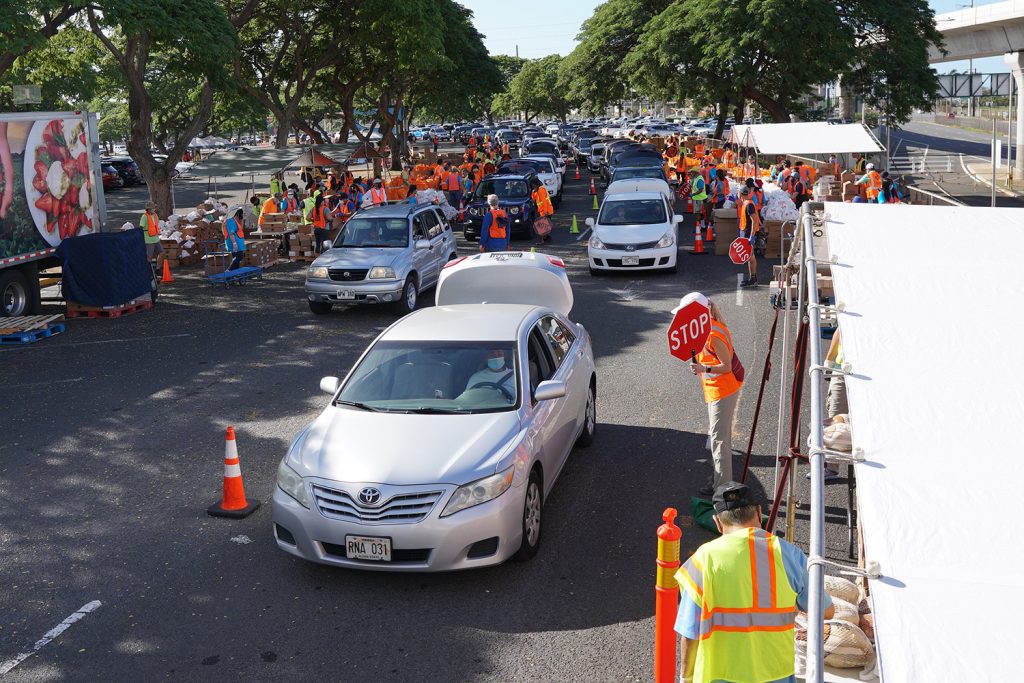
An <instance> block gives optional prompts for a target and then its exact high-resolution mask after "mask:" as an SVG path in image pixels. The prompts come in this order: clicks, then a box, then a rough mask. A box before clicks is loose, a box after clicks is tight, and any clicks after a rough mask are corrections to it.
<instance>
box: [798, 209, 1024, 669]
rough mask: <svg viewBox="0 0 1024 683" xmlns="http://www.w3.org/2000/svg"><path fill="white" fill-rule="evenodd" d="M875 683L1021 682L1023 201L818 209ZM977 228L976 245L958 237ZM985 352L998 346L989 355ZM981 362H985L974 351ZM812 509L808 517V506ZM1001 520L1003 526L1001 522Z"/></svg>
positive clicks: (974, 232) (1023, 582)
mask: <svg viewBox="0 0 1024 683" xmlns="http://www.w3.org/2000/svg"><path fill="white" fill-rule="evenodd" d="M825 214H826V216H827V226H826V227H827V234H828V246H829V252H830V255H832V256H834V257H835V258H836V259H837V261H838V263H836V264H834V265H832V266H831V271H832V277H833V283H834V288H835V297H836V301H837V302H842V303H843V304H844V305H845V306H844V308H845V310H844V311H842V312H840V313H839V314H838V320H839V330H840V333H841V335H842V337H841V338H842V345H843V354H844V360H845V361H846V362H848V363H850V367H849V372H850V373H852V374H849V375H848V376H847V377H846V386H847V391H848V397H849V405H850V418H851V423H852V428H853V443H854V447H859V448H862V449H863V452H864V458H865V461H866V462H865V463H864V464H862V465H857V466H856V467H857V503H858V510H859V520H860V525H861V528H862V531H863V535H864V545H865V557H866V558H867V559H868V560H874V561H876V562H878V563H879V566H880V571H881V574H882V578H881V579H878V580H873V581H871V582H870V584H869V585H870V590H871V593H872V603H873V608H874V616H875V634H876V639H877V647H878V653H879V663H880V671H881V679H882V681H883V683H889V682H891V683H900V682H902V681H1010V680H1020V678H1021V675H1020V663H1019V662H1018V661H1017V659H1016V657H1015V656H1008V653H1013V652H1016V649H1017V648H1018V647H1019V641H1018V633H1019V621H1020V608H1021V606H1022V604H1024V603H1022V601H1021V598H1020V596H1021V595H1022V593H1024V572H1022V571H1021V569H1020V567H1021V564H1022V562H1024V547H1022V545H1021V544H1020V543H1019V542H1018V539H1017V536H1018V534H1017V532H1016V530H1015V529H1016V526H1015V524H1014V523H1013V522H1012V521H1010V520H1015V519H1016V513H1017V512H1018V510H1019V509H1020V486H1021V484H1020V482H1021V481H1022V480H1024V460H1022V459H1021V458H1020V457H1019V454H1020V446H1019V444H1020V435H1019V434H1018V428H1019V424H1020V416H1021V414H1024V387H1022V384H1021V382H1020V378H1022V377H1024V356H1022V355H1021V354H1020V353H1017V352H1016V351H1008V352H1001V351H999V350H998V349H1000V348H1004V346H1005V345H1006V344H1007V343H1009V344H1010V345H1013V340H1016V339H1018V338H1019V336H1020V332H1021V330H1024V307H1021V305H1020V301H1021V300H1022V297H1024V281H1022V280H1021V278H1020V274H1019V272H1018V268H1017V261H1018V257H1017V254H1016V250H1015V249H1006V248H1002V246H1001V245H1005V244H1015V243H1016V241H1017V240H1018V238H1019V235H1020V234H1021V232H1022V231H1024V210H1021V209H1011V208H971V207H940V206H902V205H901V206H879V205H869V204H838V203H827V204H825ZM965 226H970V230H971V235H972V237H973V238H974V240H975V241H974V244H976V245H977V247H978V248H976V249H961V248H958V245H959V244H960V242H961V240H962V235H963V231H964V230H965ZM986 348H987V349H989V350H990V351H991V353H989V352H985V351H982V350H983V349H986ZM983 358H988V359H989V360H983ZM812 514H813V513H812ZM999 520H1005V521H1009V523H1008V524H1006V523H1003V522H1001V521H999Z"/></svg>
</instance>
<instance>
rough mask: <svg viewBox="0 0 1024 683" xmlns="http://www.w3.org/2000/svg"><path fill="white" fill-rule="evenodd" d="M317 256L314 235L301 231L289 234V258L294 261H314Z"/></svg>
mask: <svg viewBox="0 0 1024 683" xmlns="http://www.w3.org/2000/svg"><path fill="white" fill-rule="evenodd" d="M315 257H316V254H315V253H313V236H312V235H310V234H309V233H301V232H300V233H296V234H294V235H289V236H288V258H290V259H292V260H294V261H312V260H313V259H314V258H315Z"/></svg>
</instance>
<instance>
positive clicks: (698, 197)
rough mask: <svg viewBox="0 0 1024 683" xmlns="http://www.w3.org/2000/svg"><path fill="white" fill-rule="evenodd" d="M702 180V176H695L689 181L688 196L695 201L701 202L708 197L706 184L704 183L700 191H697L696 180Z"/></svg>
mask: <svg viewBox="0 0 1024 683" xmlns="http://www.w3.org/2000/svg"><path fill="white" fill-rule="evenodd" d="M698 180H703V178H700V177H697V178H694V179H693V180H691V181H690V198H691V199H693V201H695V202H702V201H704V200H705V199H707V198H708V186H707V183H704V187H702V188H700V192H699V193H698V191H697V181H698Z"/></svg>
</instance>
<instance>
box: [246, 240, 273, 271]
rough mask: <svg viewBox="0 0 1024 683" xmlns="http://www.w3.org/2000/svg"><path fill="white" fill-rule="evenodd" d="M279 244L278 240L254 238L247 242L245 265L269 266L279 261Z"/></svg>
mask: <svg viewBox="0 0 1024 683" xmlns="http://www.w3.org/2000/svg"><path fill="white" fill-rule="evenodd" d="M277 246H278V242H277V241H276V240H253V241H252V242H246V244H245V262H244V263H243V265H246V266H260V267H261V268H269V267H270V266H272V265H274V264H275V263H276V262H277Z"/></svg>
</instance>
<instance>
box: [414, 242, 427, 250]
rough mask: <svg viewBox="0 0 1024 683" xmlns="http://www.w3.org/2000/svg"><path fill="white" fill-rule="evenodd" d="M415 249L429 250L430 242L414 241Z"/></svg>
mask: <svg viewBox="0 0 1024 683" xmlns="http://www.w3.org/2000/svg"><path fill="white" fill-rule="evenodd" d="M416 249H430V240H416Z"/></svg>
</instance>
